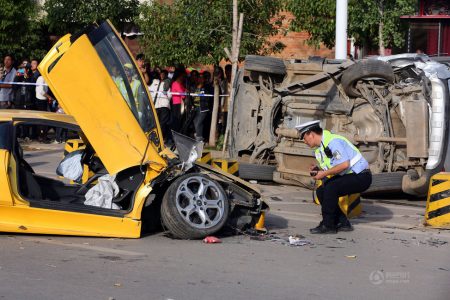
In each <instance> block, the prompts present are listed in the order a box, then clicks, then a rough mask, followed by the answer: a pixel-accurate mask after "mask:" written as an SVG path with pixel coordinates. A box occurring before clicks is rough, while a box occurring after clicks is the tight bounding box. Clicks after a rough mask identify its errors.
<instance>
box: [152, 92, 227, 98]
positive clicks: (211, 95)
mask: <svg viewBox="0 0 450 300" xmlns="http://www.w3.org/2000/svg"><path fill="white" fill-rule="evenodd" d="M150 93H151V94H153V93H155V92H154V91H150ZM158 94H160V95H161V94H162V95H169V96H170V95H172V96H191V97H214V95H213V94H202V93H180V92H161V91H159V92H158ZM228 96H230V95H229V94H222V95H219V97H228Z"/></svg>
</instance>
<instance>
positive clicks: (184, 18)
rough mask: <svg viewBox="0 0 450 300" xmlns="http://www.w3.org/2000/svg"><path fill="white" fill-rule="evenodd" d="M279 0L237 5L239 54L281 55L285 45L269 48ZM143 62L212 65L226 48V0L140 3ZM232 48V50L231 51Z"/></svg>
mask: <svg viewBox="0 0 450 300" xmlns="http://www.w3.org/2000/svg"><path fill="white" fill-rule="evenodd" d="M282 3H283V0H246V1H239V11H240V12H243V13H244V26H243V34H242V41H241V51H240V52H241V55H242V56H244V55H246V54H249V53H266V52H273V51H280V49H282V48H283V46H284V45H282V44H280V43H274V44H269V43H267V37H269V36H272V35H274V34H276V33H277V32H278V30H279V29H278V26H277V23H278V21H280V18H281V17H278V16H277V13H278V12H279V11H280V10H281V8H282ZM137 23H138V25H139V28H140V30H141V32H143V33H144V36H143V37H141V38H140V42H141V45H142V47H143V49H144V53H145V54H146V58H147V59H149V60H150V62H151V63H152V64H157V65H173V64H177V63H182V64H186V65H190V64H196V63H200V64H215V63H218V62H220V61H221V60H222V59H224V58H226V54H225V52H224V50H223V49H224V48H225V47H228V48H230V47H231V39H232V38H231V29H232V1H231V0H207V1H197V0H177V1H174V3H173V4H172V5H165V4H159V3H158V1H151V2H149V3H146V4H144V5H142V7H141V13H140V18H139V19H138V21H137ZM230 50H231V49H230Z"/></svg>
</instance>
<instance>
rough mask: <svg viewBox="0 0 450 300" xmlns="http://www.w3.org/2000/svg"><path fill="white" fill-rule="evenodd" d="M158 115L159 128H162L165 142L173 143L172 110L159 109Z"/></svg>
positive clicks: (157, 110)
mask: <svg viewBox="0 0 450 300" xmlns="http://www.w3.org/2000/svg"><path fill="white" fill-rule="evenodd" d="M156 114H157V115H158V120H159V126H161V131H162V135H163V138H164V141H165V142H168V141H171V140H172V135H171V134H170V109H169V108H167V107H160V108H157V109H156Z"/></svg>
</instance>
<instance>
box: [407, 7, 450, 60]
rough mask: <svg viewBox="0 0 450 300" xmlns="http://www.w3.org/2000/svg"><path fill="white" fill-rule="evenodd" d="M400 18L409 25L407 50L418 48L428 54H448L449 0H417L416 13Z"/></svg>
mask: <svg viewBox="0 0 450 300" xmlns="http://www.w3.org/2000/svg"><path fill="white" fill-rule="evenodd" d="M401 18H402V19H403V20H404V21H405V22H407V23H408V26H409V30H408V37H407V45H406V49H405V50H406V51H407V52H416V51H417V50H420V51H423V52H425V53H426V54H428V55H430V56H448V55H450V1H449V0H419V1H418V11H417V12H416V14H415V15H412V16H402V17H401Z"/></svg>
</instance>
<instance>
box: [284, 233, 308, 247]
mask: <svg viewBox="0 0 450 300" xmlns="http://www.w3.org/2000/svg"><path fill="white" fill-rule="evenodd" d="M289 244H290V245H291V246H306V245H312V242H311V241H309V240H307V239H304V238H303V237H302V238H301V237H299V236H292V235H291V236H289Z"/></svg>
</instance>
